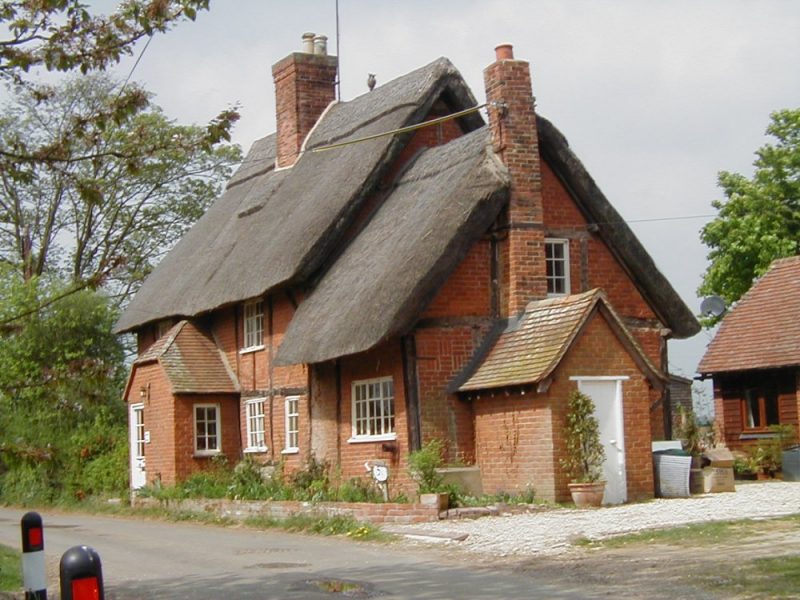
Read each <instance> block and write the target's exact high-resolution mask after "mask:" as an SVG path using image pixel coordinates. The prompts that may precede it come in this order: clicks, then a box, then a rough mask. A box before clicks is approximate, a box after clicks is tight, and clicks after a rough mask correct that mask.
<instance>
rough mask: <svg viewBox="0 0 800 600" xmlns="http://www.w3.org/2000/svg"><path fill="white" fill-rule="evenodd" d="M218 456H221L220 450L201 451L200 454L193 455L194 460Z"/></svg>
mask: <svg viewBox="0 0 800 600" xmlns="http://www.w3.org/2000/svg"><path fill="white" fill-rule="evenodd" d="M220 454H222V452H221V451H220V450H205V451H202V452H195V453H194V457H195V458H212V457H214V456H219V455H220Z"/></svg>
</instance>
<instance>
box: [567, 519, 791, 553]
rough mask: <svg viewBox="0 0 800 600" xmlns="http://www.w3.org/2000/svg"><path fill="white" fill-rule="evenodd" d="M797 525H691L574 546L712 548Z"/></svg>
mask: <svg viewBox="0 0 800 600" xmlns="http://www.w3.org/2000/svg"><path fill="white" fill-rule="evenodd" d="M786 522H790V523H791V522H796V523H800V515H791V516H788V517H777V518H774V519H767V520H758V521H756V520H753V519H742V520H736V521H711V522H707V523H694V524H692V525H684V526H681V527H672V528H670V529H653V530H648V531H640V532H637V533H629V534H626V535H619V536H616V537H612V538H607V539H603V540H589V539H585V538H584V539H582V540H579V541H578V545H581V546H588V547H591V548H621V547H623V546H628V545H633V544H667V545H672V546H688V545H692V546H713V545H715V544H720V543H724V542H730V541H735V540H739V539H741V538H743V537H745V536H748V535H754V534H757V533H763V532H764V531H766V530H769V529H770V528H771V527H779V526H780V525H781V524H782V523H786Z"/></svg>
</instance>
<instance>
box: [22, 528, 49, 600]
mask: <svg viewBox="0 0 800 600" xmlns="http://www.w3.org/2000/svg"><path fill="white" fill-rule="evenodd" d="M20 526H21V528H22V584H23V586H24V587H25V600H47V576H46V570H45V563H44V527H43V526H42V517H41V515H39V513H37V512H28V513H25V515H23V517H22V520H21V521H20Z"/></svg>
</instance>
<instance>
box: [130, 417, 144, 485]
mask: <svg viewBox="0 0 800 600" xmlns="http://www.w3.org/2000/svg"><path fill="white" fill-rule="evenodd" d="M128 423H129V424H130V443H131V451H130V456H131V489H132V490H138V489H139V488H141V487H144V486H145V485H146V484H147V474H146V459H145V455H144V454H145V452H144V447H145V437H146V436H145V432H144V404H142V403H139V404H131V405H130V414H129V418H128Z"/></svg>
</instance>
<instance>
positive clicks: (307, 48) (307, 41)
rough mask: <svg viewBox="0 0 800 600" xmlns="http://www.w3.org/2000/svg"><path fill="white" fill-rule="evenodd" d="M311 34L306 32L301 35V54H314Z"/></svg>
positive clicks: (313, 34)
mask: <svg viewBox="0 0 800 600" xmlns="http://www.w3.org/2000/svg"><path fill="white" fill-rule="evenodd" d="M315 35H316V34H315V33H313V32H310V31H309V32H306V33H304V34H303V52H304V53H306V54H314V36H315Z"/></svg>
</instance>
